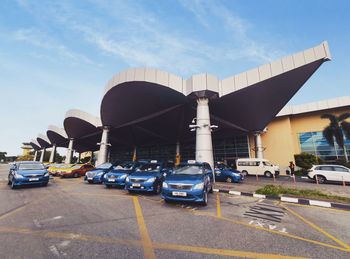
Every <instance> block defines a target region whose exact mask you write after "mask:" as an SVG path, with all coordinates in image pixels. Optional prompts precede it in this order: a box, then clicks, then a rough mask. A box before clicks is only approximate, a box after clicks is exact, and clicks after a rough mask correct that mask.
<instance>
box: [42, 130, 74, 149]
mask: <svg viewBox="0 0 350 259" xmlns="http://www.w3.org/2000/svg"><path fill="white" fill-rule="evenodd" d="M46 135H47V137H48V139H49V140H50V142H51V143H52V144H56V145H57V146H58V147H67V146H68V141H69V139H68V136H67V134H66V132H65V130H64V129H62V128H59V127H57V126H54V125H50V126H49V127H48V130H47V131H46Z"/></svg>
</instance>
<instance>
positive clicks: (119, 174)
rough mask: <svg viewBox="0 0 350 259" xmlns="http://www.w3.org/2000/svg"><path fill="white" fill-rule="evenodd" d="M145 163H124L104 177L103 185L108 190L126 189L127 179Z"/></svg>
mask: <svg viewBox="0 0 350 259" xmlns="http://www.w3.org/2000/svg"><path fill="white" fill-rule="evenodd" d="M143 164H145V162H142V161H140V162H124V163H121V164H120V165H117V166H115V167H113V168H112V170H110V171H109V172H108V173H106V174H105V175H104V177H103V183H104V185H105V186H106V187H107V188H111V187H125V179H126V177H128V176H129V174H131V173H133V172H134V171H135V170H136V169H137V168H138V167H140V166H141V165H143Z"/></svg>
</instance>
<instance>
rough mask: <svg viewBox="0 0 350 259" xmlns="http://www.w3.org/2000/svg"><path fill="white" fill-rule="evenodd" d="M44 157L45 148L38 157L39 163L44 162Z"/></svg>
mask: <svg viewBox="0 0 350 259" xmlns="http://www.w3.org/2000/svg"><path fill="white" fill-rule="evenodd" d="M44 156H45V148H44V149H43V150H41V155H40V160H39V161H40V163H42V162H44Z"/></svg>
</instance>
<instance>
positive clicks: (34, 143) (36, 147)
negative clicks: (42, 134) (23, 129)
mask: <svg viewBox="0 0 350 259" xmlns="http://www.w3.org/2000/svg"><path fill="white" fill-rule="evenodd" d="M30 145H31V146H32V147H33V149H34V150H35V151H36V150H40V149H41V147H40V144H39V143H38V141H37V140H36V139H32V140H31V141H30Z"/></svg>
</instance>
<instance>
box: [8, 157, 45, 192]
mask: <svg viewBox="0 0 350 259" xmlns="http://www.w3.org/2000/svg"><path fill="white" fill-rule="evenodd" d="M49 178H50V176H49V172H48V171H47V169H46V168H45V166H44V165H43V164H42V163H39V162H34V161H22V162H15V163H14V164H12V165H11V167H10V172H9V175H8V185H10V186H11V188H12V189H15V188H16V187H20V186H23V185H33V184H37V185H42V186H46V185H47V184H48V182H49Z"/></svg>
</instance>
